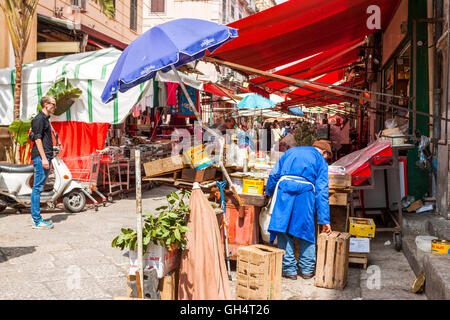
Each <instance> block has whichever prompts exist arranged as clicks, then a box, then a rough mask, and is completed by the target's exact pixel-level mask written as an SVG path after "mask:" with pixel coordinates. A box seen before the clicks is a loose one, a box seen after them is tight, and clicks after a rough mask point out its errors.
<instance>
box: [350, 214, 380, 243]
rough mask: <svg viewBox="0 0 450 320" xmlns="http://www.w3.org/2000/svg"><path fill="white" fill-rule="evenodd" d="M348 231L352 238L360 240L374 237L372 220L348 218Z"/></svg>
mask: <svg viewBox="0 0 450 320" xmlns="http://www.w3.org/2000/svg"><path fill="white" fill-rule="evenodd" d="M349 220H350V230H349V233H350V234H351V235H352V236H355V237H360V238H374V237H375V223H374V222H373V220H372V219H366V218H355V217H350V218H349Z"/></svg>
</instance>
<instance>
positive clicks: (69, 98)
mask: <svg viewBox="0 0 450 320" xmlns="http://www.w3.org/2000/svg"><path fill="white" fill-rule="evenodd" d="M82 93H83V91H81V90H80V89H78V88H74V87H73V86H72V84H71V83H70V82H69V81H68V80H66V79H61V80H59V81H58V82H56V83H55V84H54V85H53V86H52V87H51V88H50V89H49V90H48V92H47V93H46V94H45V95H46V96H51V97H54V98H55V101H56V110H55V116H60V115H62V114H63V113H64V112H66V111H67V110H69V109H70V107H71V106H72V105H73V104H74V102H75V101H74V100H75V99H78V98H79V97H80V96H81V94H82ZM40 110H42V106H41V104H40V103H39V104H38V106H37V112H39V111H40Z"/></svg>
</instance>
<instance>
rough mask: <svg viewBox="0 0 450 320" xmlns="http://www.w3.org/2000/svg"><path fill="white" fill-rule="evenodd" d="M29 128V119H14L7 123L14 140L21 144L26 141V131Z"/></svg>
mask: <svg viewBox="0 0 450 320" xmlns="http://www.w3.org/2000/svg"><path fill="white" fill-rule="evenodd" d="M30 128H31V119H28V120H16V121H14V122H12V123H11V124H10V125H9V127H8V130H9V131H11V132H12V133H14V140H16V142H17V143H19V144H20V145H21V146H23V145H25V144H26V143H27V142H28V131H29V130H30Z"/></svg>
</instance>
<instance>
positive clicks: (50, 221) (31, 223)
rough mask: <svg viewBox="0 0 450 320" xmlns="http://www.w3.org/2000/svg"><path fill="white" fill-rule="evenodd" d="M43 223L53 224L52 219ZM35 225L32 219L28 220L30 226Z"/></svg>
mask: <svg viewBox="0 0 450 320" xmlns="http://www.w3.org/2000/svg"><path fill="white" fill-rule="evenodd" d="M44 222H47V223H49V224H53V221H52V219H48V220H44ZM35 225H36V223H34V219H33V217H31V219H30V226H35Z"/></svg>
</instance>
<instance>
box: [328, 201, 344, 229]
mask: <svg viewBox="0 0 450 320" xmlns="http://www.w3.org/2000/svg"><path fill="white" fill-rule="evenodd" d="M347 221H348V218H347V208H346V207H343V206H331V207H330V225H331V230H333V231H339V232H346V231H347Z"/></svg>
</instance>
